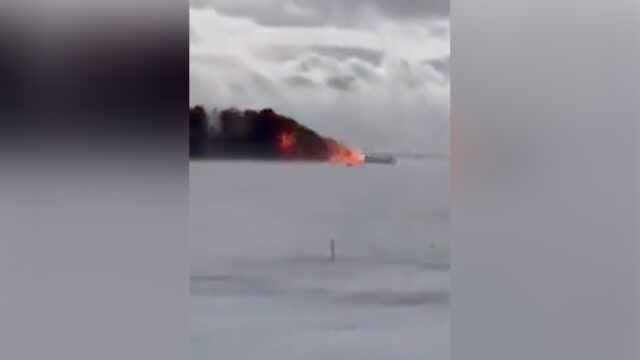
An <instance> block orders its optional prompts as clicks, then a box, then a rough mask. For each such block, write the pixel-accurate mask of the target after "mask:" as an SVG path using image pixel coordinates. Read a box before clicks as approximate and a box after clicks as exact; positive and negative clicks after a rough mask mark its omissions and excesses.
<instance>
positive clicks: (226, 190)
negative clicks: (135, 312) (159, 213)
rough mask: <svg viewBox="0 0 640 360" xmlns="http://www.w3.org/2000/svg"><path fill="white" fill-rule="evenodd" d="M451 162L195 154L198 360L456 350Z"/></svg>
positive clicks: (193, 325)
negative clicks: (352, 162)
mask: <svg viewBox="0 0 640 360" xmlns="http://www.w3.org/2000/svg"><path fill="white" fill-rule="evenodd" d="M448 171H449V164H448V162H445V161H432V160H430V161H420V160H405V161H400V162H399V163H398V164H397V165H395V166H386V165H368V166H364V167H351V168H350V167H342V166H338V165H332V164H303V163H266V162H264V163H256V162H192V163H191V164H190V193H191V195H190V210H191V216H190V218H191V225H190V226H191V239H190V258H191V289H190V291H191V297H190V335H191V354H192V356H191V357H192V359H193V360H196V359H198V360H200V359H216V360H217V359H222V360H226V359H230V360H232V359H242V360H247V359H267V360H268V359H332V360H335V359H345V360H346V359H351V360H359V359H367V360H375V359H436V360H437V359H448V358H449V270H448V269H449V267H448V263H449V240H448V238H449V235H448V228H449V227H448V210H449V209H448V204H449V175H448ZM330 239H335V244H336V259H335V261H334V262H331V261H330V260H329V242H330Z"/></svg>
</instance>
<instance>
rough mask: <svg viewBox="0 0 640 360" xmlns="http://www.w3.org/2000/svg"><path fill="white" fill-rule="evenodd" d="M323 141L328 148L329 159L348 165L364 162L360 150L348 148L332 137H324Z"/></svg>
mask: <svg viewBox="0 0 640 360" xmlns="http://www.w3.org/2000/svg"><path fill="white" fill-rule="evenodd" d="M325 142H326V143H327V147H328V148H329V158H328V160H329V161H331V162H334V163H339V164H344V165H349V166H351V165H361V164H363V163H364V155H363V154H361V153H360V152H358V151H356V150H352V149H349V148H348V147H347V146H345V145H344V144H341V143H339V142H338V141H336V140H333V139H327V138H325Z"/></svg>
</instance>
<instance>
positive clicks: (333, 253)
mask: <svg viewBox="0 0 640 360" xmlns="http://www.w3.org/2000/svg"><path fill="white" fill-rule="evenodd" d="M329 260H331V262H334V261H336V241H335V240H333V239H331V241H330V242H329Z"/></svg>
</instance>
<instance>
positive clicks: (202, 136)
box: [189, 106, 395, 166]
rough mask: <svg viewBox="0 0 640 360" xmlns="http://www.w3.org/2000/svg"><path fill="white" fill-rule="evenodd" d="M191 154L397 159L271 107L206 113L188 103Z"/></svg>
mask: <svg viewBox="0 0 640 360" xmlns="http://www.w3.org/2000/svg"><path fill="white" fill-rule="evenodd" d="M189 156H190V158H192V159H264V160H305V161H329V162H334V163H339V164H345V165H348V166H352V165H360V164H363V163H365V162H374V163H386V164H392V163H394V162H395V159H394V158H393V157H389V156H386V157H385V156H380V155H372V156H365V155H364V154H362V153H360V152H359V151H356V150H354V149H351V148H349V147H347V146H346V145H344V144H342V143H341V142H339V141H337V140H334V139H332V138H328V137H323V136H320V135H318V134H317V133H316V132H314V131H313V130H311V129H309V128H307V127H306V126H304V125H302V124H300V123H298V122H297V121H295V120H293V119H291V118H288V117H286V116H282V115H279V114H277V113H275V112H274V111H273V110H272V109H264V110H261V111H255V110H244V111H240V110H237V109H234V108H231V109H226V110H223V111H221V112H217V111H215V110H214V111H213V112H212V113H211V114H207V112H206V110H205V109H204V107H202V106H195V107H192V108H189Z"/></svg>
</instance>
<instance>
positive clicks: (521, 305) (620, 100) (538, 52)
mask: <svg viewBox="0 0 640 360" xmlns="http://www.w3.org/2000/svg"><path fill="white" fill-rule="evenodd" d="M452 4H453V9H452V14H453V18H452V24H453V25H452V27H453V29H454V33H455V36H453V38H452V39H453V42H452V48H453V49H454V51H453V52H454V54H455V55H454V56H453V58H452V62H453V63H452V68H453V69H454V70H453V72H452V76H453V77H452V81H453V83H454V86H453V89H454V90H453V93H452V99H453V101H452V139H451V140H452V245H453V246H452V253H453V257H452V263H453V268H452V269H453V271H452V285H453V288H452V329H453V332H452V356H453V359H454V360H457V359H492V360H493V359H519V360H529V359H531V360H533V359H536V360H537V359H546V360H552V359H558V360H574V359H575V360H578V359H579V360H586V359H593V360H599V359H605V358H606V359H621V360H623V359H638V358H639V356H640V354H639V353H638V348H637V340H638V335H639V333H638V314H639V313H640V312H639V310H640V308H639V305H638V304H640V301H638V289H639V288H638V285H639V283H638V272H637V271H638V261H639V259H640V257H639V256H638V255H639V252H638V236H637V235H638V233H637V222H638V212H637V210H638V208H637V200H638V197H637V194H638V184H639V183H638V177H637V168H636V167H637V166H638V152H637V149H638V147H637V143H638V140H639V139H640V138H639V137H638V135H639V133H638V127H637V122H638V117H639V115H640V111H639V110H640V109H639V104H640V103H639V102H638V99H639V98H640V97H639V96H640V91H638V90H639V89H640V82H639V81H638V80H640V77H639V76H638V75H639V74H638V67H637V64H638V63H639V61H640V56H639V55H640V41H639V40H640V36H639V35H640V32H639V31H638V30H639V29H638V25H637V24H638V22H637V19H638V14H639V12H638V3H637V2H634V1H628V0H622V1H608V2H583V1H571V0H569V1H547V0H545V1H538V0H536V1H533V0H532V1H524V2H517V3H516V2H511V1H502V0H487V1H475V0H473V1H464V0H463V1H454V2H453V3H452Z"/></svg>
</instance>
